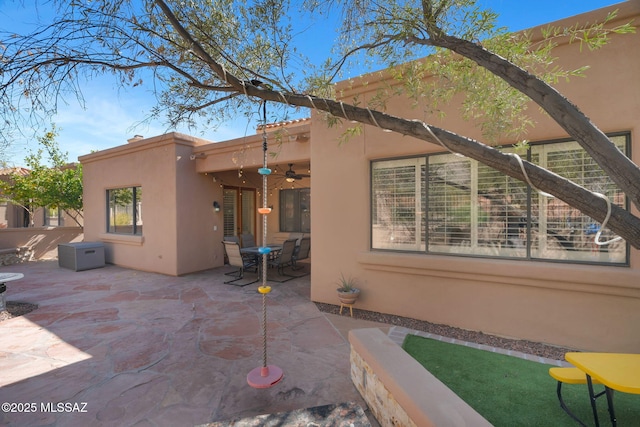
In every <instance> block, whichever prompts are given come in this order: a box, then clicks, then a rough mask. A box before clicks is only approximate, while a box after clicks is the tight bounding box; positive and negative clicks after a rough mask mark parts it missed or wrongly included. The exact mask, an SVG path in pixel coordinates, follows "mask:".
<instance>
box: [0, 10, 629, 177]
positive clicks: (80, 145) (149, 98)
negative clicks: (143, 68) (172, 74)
mask: <svg viewBox="0 0 640 427" xmlns="http://www.w3.org/2000/svg"><path fill="white" fill-rule="evenodd" d="M34 3H35V1H33V0H0V29H2V30H11V31H15V32H21V31H22V30H23V29H24V28H26V27H27V24H28V23H29V22H33V20H34V16H35V11H34V8H33V4H34ZM479 3H480V4H482V5H484V6H486V7H489V8H491V9H493V10H494V11H496V12H497V13H498V14H499V15H500V17H499V20H498V25H500V26H505V27H507V28H509V29H510V30H513V31H517V30H521V29H524V28H529V27H533V26H536V25H540V24H544V23H547V22H552V21H555V20H558V19H562V18H565V17H569V16H573V15H577V14H580V13H583V12H587V11H590V10H594V9H599V8H601V7H605V6H609V5H612V4H616V3H619V1H611V0H532V1H529V0H479ZM38 12H39V13H46V12H47V9H46V6H45V5H40V6H39V10H38ZM315 25H318V26H319V25H322V24H321V23H318V24H315ZM313 32H314V29H313V28H312V29H311V31H310V33H313ZM314 42H317V38H313V37H308V43H309V46H307V48H308V50H307V52H308V51H309V50H314V51H317V50H318V46H314V45H313V43H314ZM84 87H85V88H86V90H84V92H85V101H86V105H85V107H86V108H84V109H83V108H82V107H81V106H80V105H78V103H77V102H76V101H75V99H69V100H68V101H67V103H66V104H65V103H64V102H61V103H60V105H59V108H58V114H57V115H56V116H55V117H53V118H52V119H51V121H52V122H53V123H55V124H56V126H57V127H58V128H59V136H58V139H57V140H58V143H59V144H60V147H61V148H62V150H63V151H66V152H68V154H69V160H70V161H76V160H77V158H78V156H81V155H84V154H88V153H90V152H92V151H96V150H103V149H106V148H110V147H115V146H118V145H122V144H126V141H127V139H128V138H131V137H132V136H134V135H136V134H140V135H144V136H147V137H149V136H155V135H159V134H162V133H165V132H167V131H171V130H174V129H169V128H167V127H166V125H165V124H164V123H162V121H156V122H151V123H146V122H145V123H142V122H143V121H144V120H145V119H146V117H147V115H148V113H149V111H150V110H151V108H152V107H153V106H154V101H155V98H154V97H153V95H152V94H151V93H150V92H149V89H148V88H146V87H145V86H143V87H137V88H134V89H131V90H128V91H126V92H125V91H123V89H121V88H119V87H118V85H117V83H116V82H115V81H114V80H112V79H111V78H110V77H101V78H98V79H95V80H92V81H91V82H89V83H87V84H86V85H84ZM255 125H256V122H251V123H248V122H247V120H246V119H244V118H243V119H242V120H237V121H235V122H232V123H225V124H223V125H221V126H220V127H219V128H217V129H216V130H215V131H209V132H205V133H203V134H200V133H199V132H189V131H188V130H187V129H186V128H184V129H175V130H177V131H179V132H184V133H191V134H194V135H196V136H200V137H203V138H206V139H209V140H212V141H224V140H227V139H231V138H238V137H242V136H244V135H247V134H252V133H254V132H255ZM40 134H42V132H41V133H40ZM36 149H37V142H36V141H34V140H28V139H22V140H17V141H15V142H14V143H13V144H12V146H11V147H10V149H9V152H8V154H9V156H7V157H8V159H9V163H10V164H12V165H16V166H18V165H22V164H23V163H24V162H23V160H24V157H25V156H26V154H27V152H28V151H29V150H36Z"/></svg>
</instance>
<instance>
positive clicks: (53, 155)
mask: <svg viewBox="0 0 640 427" xmlns="http://www.w3.org/2000/svg"><path fill="white" fill-rule="evenodd" d="M56 136H57V134H56V129H55V126H53V127H52V129H51V130H50V131H48V132H45V134H44V136H42V137H40V138H39V140H38V142H39V143H40V145H41V147H40V148H39V149H38V150H37V151H36V152H35V153H33V152H32V153H30V154H29V155H28V156H27V157H26V158H25V165H26V167H27V168H28V169H29V170H30V172H29V173H28V174H26V175H22V174H16V173H14V174H11V176H10V178H9V180H8V181H6V182H4V181H0V194H1V196H0V197H1V198H2V199H3V200H5V201H8V202H11V203H13V204H14V205H17V206H20V207H22V208H23V209H24V210H25V211H27V212H28V214H29V224H30V226H31V227H33V226H34V214H35V212H36V210H37V209H39V208H54V209H59V210H61V211H64V212H66V213H67V214H68V215H69V216H70V217H71V218H72V219H73V220H74V221H75V222H76V223H77V224H78V225H81V224H80V221H79V220H78V219H79V218H81V217H82V165H80V164H69V163H68V162H67V155H66V153H62V152H61V151H60V149H59V147H58V144H57V142H56V140H55V138H56ZM45 156H46V160H47V163H44V162H43V160H44V159H45Z"/></svg>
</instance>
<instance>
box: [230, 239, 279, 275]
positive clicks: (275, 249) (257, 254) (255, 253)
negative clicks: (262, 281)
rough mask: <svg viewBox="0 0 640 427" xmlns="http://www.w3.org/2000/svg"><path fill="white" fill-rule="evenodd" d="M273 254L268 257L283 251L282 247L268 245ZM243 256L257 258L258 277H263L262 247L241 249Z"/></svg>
mask: <svg viewBox="0 0 640 427" xmlns="http://www.w3.org/2000/svg"><path fill="white" fill-rule="evenodd" d="M267 247H268V248H269V249H271V252H269V253H268V254H267V257H271V256H273V255H275V254H277V253H278V252H280V251H281V250H282V245H276V244H272V245H267ZM240 253H241V254H242V255H251V256H253V257H254V258H255V261H256V265H257V266H258V275H260V276H261V275H262V254H261V253H260V246H250V247H247V248H242V249H240Z"/></svg>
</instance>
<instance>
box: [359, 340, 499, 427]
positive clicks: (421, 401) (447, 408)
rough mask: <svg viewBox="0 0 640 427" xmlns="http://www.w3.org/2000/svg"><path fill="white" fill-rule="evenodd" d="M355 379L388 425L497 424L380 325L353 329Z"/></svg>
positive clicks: (382, 422) (459, 426) (482, 426)
mask: <svg viewBox="0 0 640 427" xmlns="http://www.w3.org/2000/svg"><path fill="white" fill-rule="evenodd" d="M349 342H350V343H351V380H352V381H353V383H354V385H355V386H356V388H357V389H358V391H359V392H360V394H361V395H362V397H363V398H364V400H365V401H366V402H367V405H369V409H370V410H371V412H372V413H373V415H374V416H375V417H376V419H377V420H378V422H379V423H380V425H381V426H382V427H397V426H402V427H404V426H407V427H413V426H420V427H430V426H437V427H445V426H451V427H485V426H486V427H489V426H491V424H490V423H489V422H488V421H487V420H486V419H484V418H483V417H482V416H481V415H480V414H478V413H477V412H476V411H475V410H474V409H473V408H471V407H470V406H469V405H468V404H467V403H466V402H464V401H463V400H462V399H460V398H459V397H458V396H457V395H456V394H455V393H454V392H452V391H451V390H449V388H447V387H446V386H445V385H444V384H443V383H442V382H440V381H439V380H438V379H437V378H436V377H434V376H433V375H432V374H431V373H430V372H429V371H427V370H426V369H425V368H424V367H422V365H420V364H419V363H418V362H417V361H416V360H415V359H413V358H412V357H411V356H410V355H409V354H408V353H406V352H405V351H404V350H403V349H402V348H400V347H399V346H398V345H397V344H395V343H394V342H393V341H392V340H391V339H390V338H389V337H388V336H386V335H385V334H384V333H383V332H382V331H381V330H379V329H377V328H372V329H355V330H351V331H349Z"/></svg>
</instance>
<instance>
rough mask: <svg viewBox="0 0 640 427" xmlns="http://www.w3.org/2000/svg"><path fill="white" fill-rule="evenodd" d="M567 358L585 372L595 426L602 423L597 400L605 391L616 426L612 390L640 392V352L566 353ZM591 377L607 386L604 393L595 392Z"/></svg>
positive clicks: (610, 414)
mask: <svg viewBox="0 0 640 427" xmlns="http://www.w3.org/2000/svg"><path fill="white" fill-rule="evenodd" d="M565 358H566V359H567V361H568V362H569V363H571V364H572V365H574V366H575V367H576V368H578V369H580V370H581V371H583V372H584V373H585V374H586V377H587V386H588V388H589V398H590V399H591V408H592V410H593V418H594V420H595V423H596V427H599V426H600V423H599V421H598V412H597V410H596V399H597V398H598V397H600V396H601V395H602V394H603V393H604V394H606V396H607V404H608V406H609V416H610V417H611V424H612V425H613V426H616V423H617V421H616V416H615V412H614V408H613V390H617V391H621V392H623V393H633V394H640V354H625V353H567V354H566V355H565ZM592 378H593V379H595V380H598V381H599V382H600V383H602V384H603V385H604V392H601V393H598V394H595V393H594V392H593V381H592Z"/></svg>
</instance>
